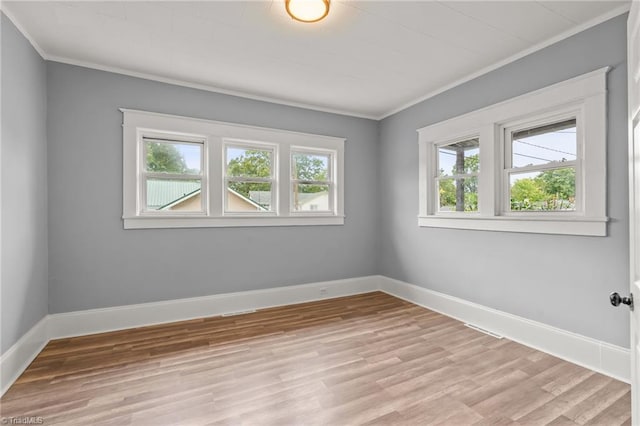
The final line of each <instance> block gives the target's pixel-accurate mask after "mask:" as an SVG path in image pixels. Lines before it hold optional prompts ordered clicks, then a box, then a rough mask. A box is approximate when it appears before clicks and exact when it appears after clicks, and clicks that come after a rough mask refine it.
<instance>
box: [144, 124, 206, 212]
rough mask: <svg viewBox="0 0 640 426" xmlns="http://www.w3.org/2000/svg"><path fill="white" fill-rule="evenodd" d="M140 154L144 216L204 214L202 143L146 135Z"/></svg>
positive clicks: (192, 140)
mask: <svg viewBox="0 0 640 426" xmlns="http://www.w3.org/2000/svg"><path fill="white" fill-rule="evenodd" d="M169 136H170V135H165V137H169ZM140 151H141V154H142V155H140V162H141V164H140V170H141V172H140V182H139V190H140V211H141V212H142V213H144V214H151V215H153V214H155V215H162V214H184V215H193V214H200V215H202V214H204V213H205V211H206V205H207V203H206V192H207V191H206V182H207V180H206V176H205V175H204V169H205V168H204V158H205V155H204V151H205V146H204V142H203V141H202V140H199V139H197V138H196V139H187V138H186V137H183V138H182V139H179V138H175V137H174V138H163V136H162V135H161V136H159V137H154V136H153V135H152V133H147V134H146V135H145V136H143V137H142V138H141V146H140ZM203 186H204V187H205V190H204V191H203Z"/></svg>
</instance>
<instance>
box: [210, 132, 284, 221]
mask: <svg viewBox="0 0 640 426" xmlns="http://www.w3.org/2000/svg"><path fill="white" fill-rule="evenodd" d="M222 146H223V148H222V149H223V163H222V174H223V178H222V193H223V195H224V196H223V205H224V209H223V215H224V216H255V217H261V216H268V215H271V216H274V215H277V214H278V179H277V173H276V171H277V170H278V145H277V144H273V143H264V142H258V141H246V140H238V139H223V141H222ZM229 147H234V148H244V149H254V150H257V151H270V152H271V176H269V178H249V177H246V178H245V177H237V178H236V177H230V176H227V148H229ZM229 181H236V182H255V183H261V182H264V183H270V184H271V210H270V211H262V212H259V211H258V212H239V211H233V210H229V206H228V200H229V197H228V196H227V194H226V190H227V185H228V182H229Z"/></svg>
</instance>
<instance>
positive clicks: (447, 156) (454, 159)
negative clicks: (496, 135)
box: [438, 138, 480, 176]
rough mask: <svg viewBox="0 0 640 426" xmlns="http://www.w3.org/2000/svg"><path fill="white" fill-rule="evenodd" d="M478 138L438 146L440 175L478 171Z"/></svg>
mask: <svg viewBox="0 0 640 426" xmlns="http://www.w3.org/2000/svg"><path fill="white" fill-rule="evenodd" d="M479 160H480V142H479V140H478V138H474V139H468V140H465V141H460V142H456V143H454V144H451V145H445V146H440V147H438V171H439V173H438V175H439V176H452V175H462V174H469V173H476V172H478V169H479V165H480V161H479Z"/></svg>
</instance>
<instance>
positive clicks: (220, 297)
mask: <svg viewBox="0 0 640 426" xmlns="http://www.w3.org/2000/svg"><path fill="white" fill-rule="evenodd" d="M322 290H326V294H321V292H322ZM376 290H378V280H377V279H376V277H375V276H373V277H371V276H365V277H357V278H347V279H342V280H335V281H323V282H317V283H310V284H301V285H293V286H286V287H274V288H269V289H265V290H250V291H242V292H236V293H224V294H216V295H213V296H204V297H193V298H188V299H177V300H168V301H163V302H153V303H141V304H137V305H126V306H116V307H112V308H103V309H89V310H86V311H76V312H67V313H61V314H51V315H49V338H50V339H60V338H64V337H74V336H84V335H87V334H95V333H104V332H107V331H115V330H123V329H127V328H134V327H143V326H147V325H155V324H163V323H168V322H175V321H185V320H190V319H195V318H204V317H212V316H218V315H224V314H231V313H234V312H245V311H251V310H254V309H265V308H272V307H276V306H284V305H294V304H298V303H306V302H313V301H317V300H323V299H332V298H336V297H343V296H351V295H355V294H363V293H370V292H372V291H376Z"/></svg>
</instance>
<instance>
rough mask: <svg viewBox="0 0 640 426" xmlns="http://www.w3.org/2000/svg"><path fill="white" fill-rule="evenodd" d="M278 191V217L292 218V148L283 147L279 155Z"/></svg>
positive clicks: (276, 171) (276, 173)
mask: <svg viewBox="0 0 640 426" xmlns="http://www.w3.org/2000/svg"><path fill="white" fill-rule="evenodd" d="M275 176H276V177H277V181H278V184H277V189H278V215H279V216H285V217H286V216H291V211H292V210H293V209H292V206H291V191H292V189H293V182H292V181H293V179H292V178H291V146H290V145H284V144H283V145H281V146H280V149H279V155H278V168H277V169H276V170H275Z"/></svg>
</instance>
